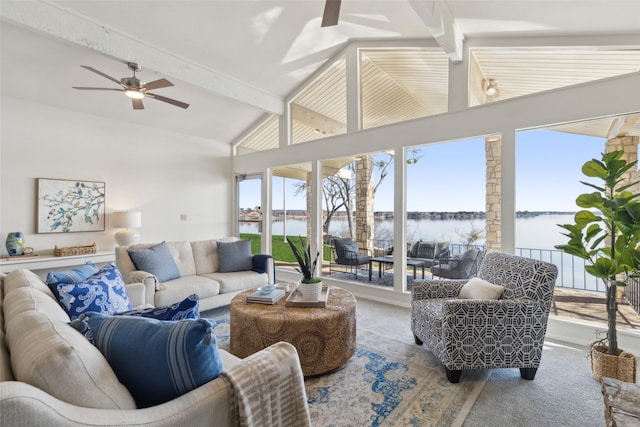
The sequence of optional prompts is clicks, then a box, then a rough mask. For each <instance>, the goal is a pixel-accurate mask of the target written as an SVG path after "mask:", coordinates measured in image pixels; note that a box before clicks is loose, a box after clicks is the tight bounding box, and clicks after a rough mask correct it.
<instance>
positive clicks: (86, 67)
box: [81, 65, 121, 85]
mask: <svg viewBox="0 0 640 427" xmlns="http://www.w3.org/2000/svg"><path fill="white" fill-rule="evenodd" d="M81 67H82V68H84V69H86V70H89V71H93V72H94V73H96V74H99V75H101V76H102V77H104V78H106V79H109V80H111V81H112V82H114V83H116V84H117V85H121V83H120V80H118V79H114V78H113V77H111V76H109V75H107V74H105V73H103V72H102V71H99V70H96V69H95V68H93V67H89V66H88V65H81Z"/></svg>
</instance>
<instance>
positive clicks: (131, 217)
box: [113, 212, 142, 246]
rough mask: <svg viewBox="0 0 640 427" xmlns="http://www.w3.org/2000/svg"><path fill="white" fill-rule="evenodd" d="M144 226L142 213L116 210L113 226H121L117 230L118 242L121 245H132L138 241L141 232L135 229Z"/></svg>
mask: <svg viewBox="0 0 640 427" xmlns="http://www.w3.org/2000/svg"><path fill="white" fill-rule="evenodd" d="M141 226H142V213H140V212H114V213H113V227H114V228H120V230H118V231H117V232H116V235H115V237H116V242H117V243H118V245H120V246H131V245H133V244H135V243H138V240H139V239H140V232H139V231H138V230H135V229H136V228H140V227H141Z"/></svg>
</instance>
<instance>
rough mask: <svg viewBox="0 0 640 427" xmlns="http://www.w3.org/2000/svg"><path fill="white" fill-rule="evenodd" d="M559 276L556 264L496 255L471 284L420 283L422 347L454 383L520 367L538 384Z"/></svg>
mask: <svg viewBox="0 0 640 427" xmlns="http://www.w3.org/2000/svg"><path fill="white" fill-rule="evenodd" d="M557 275H558V269H557V267H556V266H555V265H553V264H549V263H547V262H544V261H539V260H534V259H530V258H524V257H520V256H515V255H509V254H505V253H501V252H491V253H488V254H487V255H486V256H485V257H484V259H483V261H482V263H481V264H480V269H479V271H478V276H477V277H474V278H472V279H471V280H469V281H468V282H465V281H464V280H458V281H455V280H414V281H413V282H412V289H411V331H412V332H413V335H414V337H415V341H416V344H418V345H422V343H423V342H424V344H426V346H427V347H428V349H429V350H430V351H431V352H432V353H433V354H434V355H435V356H436V357H437V358H438V359H440V361H441V362H442V364H443V365H444V367H445V370H446V374H447V379H448V380H449V381H450V382H452V383H457V382H458V381H459V380H460V374H461V372H462V370H465V369H490V368H520V376H521V377H522V378H524V379H527V380H533V378H534V377H535V375H536V371H537V369H538V366H540V358H541V357H542V346H543V344H544V337H545V334H546V330H547V320H548V318H549V310H550V308H551V300H552V298H553V288H554V286H555V282H556V277H557ZM490 294H492V295H490Z"/></svg>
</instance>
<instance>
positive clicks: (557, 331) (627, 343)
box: [547, 316, 640, 357]
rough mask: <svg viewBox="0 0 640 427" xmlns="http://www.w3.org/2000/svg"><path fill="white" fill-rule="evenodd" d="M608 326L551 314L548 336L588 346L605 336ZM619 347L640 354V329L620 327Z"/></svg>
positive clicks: (637, 355)
mask: <svg viewBox="0 0 640 427" xmlns="http://www.w3.org/2000/svg"><path fill="white" fill-rule="evenodd" d="M606 330H607V327H606V325H604V324H601V323H595V322H588V321H584V320H575V319H567V318H560V317H557V316H549V323H548V325H547V338H550V339H553V340H559V341H564V342H567V343H571V344H578V345H582V346H585V347H588V346H589V344H591V343H592V342H594V341H596V340H597V339H599V338H604V337H605V334H606ZM618 347H619V348H621V349H623V350H625V351H628V352H630V353H633V354H634V355H635V356H636V357H639V356H640V331H630V330H628V329H620V328H618Z"/></svg>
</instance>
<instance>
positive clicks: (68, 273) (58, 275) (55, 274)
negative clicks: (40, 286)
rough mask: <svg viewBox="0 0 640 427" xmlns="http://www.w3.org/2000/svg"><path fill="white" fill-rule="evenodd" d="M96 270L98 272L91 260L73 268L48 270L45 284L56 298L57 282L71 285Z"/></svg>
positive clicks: (94, 272)
mask: <svg viewBox="0 0 640 427" xmlns="http://www.w3.org/2000/svg"><path fill="white" fill-rule="evenodd" d="M97 272H98V267H97V266H96V265H95V264H94V263H92V262H91V261H87V263H86V264H85V265H81V266H80V267H76V268H74V269H73V270H65V271H51V272H49V274H47V285H48V286H49V289H51V291H52V292H53V294H54V295H55V296H56V298H59V296H58V284H59V283H64V284H67V285H72V284H74V283H78V282H81V281H83V280H84V279H86V278H87V277H89V276H92V275H94V274H96V273H97Z"/></svg>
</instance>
